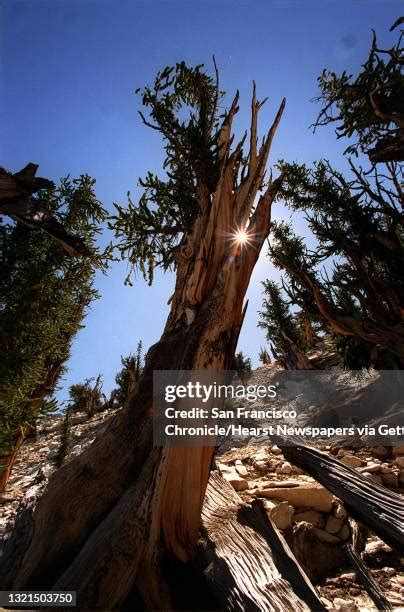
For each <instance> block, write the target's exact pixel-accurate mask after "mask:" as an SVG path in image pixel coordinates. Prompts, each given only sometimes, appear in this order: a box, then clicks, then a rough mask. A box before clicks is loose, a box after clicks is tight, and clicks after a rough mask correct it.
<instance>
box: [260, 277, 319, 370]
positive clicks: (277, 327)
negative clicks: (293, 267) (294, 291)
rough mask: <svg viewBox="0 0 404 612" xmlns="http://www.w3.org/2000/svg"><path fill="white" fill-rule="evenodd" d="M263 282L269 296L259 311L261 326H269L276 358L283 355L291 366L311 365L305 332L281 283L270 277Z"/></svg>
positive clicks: (268, 337)
mask: <svg viewBox="0 0 404 612" xmlns="http://www.w3.org/2000/svg"><path fill="white" fill-rule="evenodd" d="M262 284H263V286H264V296H265V297H264V300H263V304H262V305H263V310H262V311H260V312H259V313H258V314H259V316H260V321H259V322H258V327H262V328H263V329H265V331H266V337H267V340H268V341H270V342H271V351H272V354H273V356H274V358H275V359H281V362H282V363H283V365H284V366H285V367H286V368H287V369H290V370H294V369H309V368H310V365H309V362H308V359H307V357H306V356H305V350H306V343H305V338H304V335H303V333H302V330H301V327H300V325H299V323H298V320H297V317H296V315H295V314H294V313H292V312H291V311H290V309H289V304H288V302H287V301H286V299H285V298H284V297H283V295H282V290H281V287H280V286H279V285H278V284H277V283H275V282H274V281H270V280H267V281H264V282H263V283H262ZM274 349H275V350H274Z"/></svg>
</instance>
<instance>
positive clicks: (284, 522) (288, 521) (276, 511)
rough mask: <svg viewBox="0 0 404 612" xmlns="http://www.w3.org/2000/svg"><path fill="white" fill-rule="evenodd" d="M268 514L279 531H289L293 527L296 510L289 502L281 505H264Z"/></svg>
mask: <svg viewBox="0 0 404 612" xmlns="http://www.w3.org/2000/svg"><path fill="white" fill-rule="evenodd" d="M264 506H265V508H266V510H267V514H268V516H269V518H270V519H271V521H272V522H273V523H274V524H275V526H276V527H277V528H278V529H289V528H290V527H291V526H292V521H293V514H294V512H295V509H294V508H293V506H291V505H290V504H288V502H287V501H284V502H281V503H280V504H271V502H269V503H268V501H267V502H266V503H264Z"/></svg>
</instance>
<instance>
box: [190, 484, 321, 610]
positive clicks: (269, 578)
mask: <svg viewBox="0 0 404 612" xmlns="http://www.w3.org/2000/svg"><path fill="white" fill-rule="evenodd" d="M202 525H203V533H204V547H205V548H204V553H203V554H204V556H205V558H206V559H207V561H208V563H209V565H208V568H207V570H206V571H205V575H206V578H207V580H208V584H209V585H210V588H211V589H212V590H213V592H214V594H215V596H216V597H217V598H218V600H219V601H220V602H221V604H222V606H223V608H224V609H226V610H234V611H236V610H237V611H239V610H252V611H256V612H259V611H264V610H278V611H282V612H283V610H286V609H294V610H308V609H315V610H323V609H324V606H323V604H322V603H321V601H320V600H319V598H318V596H317V594H316V591H315V589H314V588H313V586H312V585H311V583H310V581H309V579H308V578H307V576H306V575H305V573H304V572H303V570H302V568H301V567H300V566H299V564H298V563H297V561H296V559H295V557H294V556H293V554H292V552H291V550H290V548H289V547H288V545H287V544H286V542H285V540H284V539H283V537H282V536H281V534H280V533H279V532H278V530H277V529H276V528H275V527H274V526H273V525H272V524H271V523H270V522H269V520H268V518H267V515H266V513H265V511H264V510H263V508H262V506H261V505H260V504H259V503H254V504H253V505H249V504H245V503H244V502H243V501H242V500H241V498H240V497H239V496H238V495H237V493H235V491H234V490H233V489H232V487H231V486H230V485H229V484H228V483H227V482H226V481H225V480H224V479H223V478H222V476H220V475H219V474H218V472H213V473H212V474H211V477H210V479H209V483H208V487H207V491H206V496H205V501H204V506H203V511H202Z"/></svg>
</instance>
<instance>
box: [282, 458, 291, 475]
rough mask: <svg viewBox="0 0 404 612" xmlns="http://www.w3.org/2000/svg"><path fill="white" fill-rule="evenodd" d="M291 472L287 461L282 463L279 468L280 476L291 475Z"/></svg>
mask: <svg viewBox="0 0 404 612" xmlns="http://www.w3.org/2000/svg"><path fill="white" fill-rule="evenodd" d="M292 471H293V468H292V466H291V465H290V463H289V462H288V461H285V462H284V463H282V465H281V467H280V473H281V474H291V473H292Z"/></svg>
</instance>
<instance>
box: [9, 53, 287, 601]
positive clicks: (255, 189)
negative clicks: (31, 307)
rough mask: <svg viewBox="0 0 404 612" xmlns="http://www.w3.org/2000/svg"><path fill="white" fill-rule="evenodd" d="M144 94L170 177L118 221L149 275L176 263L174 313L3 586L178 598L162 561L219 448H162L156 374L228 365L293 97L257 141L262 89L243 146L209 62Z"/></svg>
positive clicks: (148, 185)
mask: <svg viewBox="0 0 404 612" xmlns="http://www.w3.org/2000/svg"><path fill="white" fill-rule="evenodd" d="M141 93H142V96H143V104H144V105H145V107H146V108H147V109H148V111H149V117H148V118H146V117H143V120H144V122H145V123H146V124H147V125H150V126H151V128H152V129H154V130H156V131H157V132H159V133H160V134H161V135H162V137H163V140H164V147H165V154H166V159H165V163H164V168H165V176H164V178H157V177H156V176H155V175H153V174H151V173H150V174H148V176H147V177H146V179H145V180H144V181H143V182H142V184H143V186H144V189H145V191H144V195H143V197H142V198H141V200H140V202H139V204H138V205H137V206H135V205H134V204H133V203H132V202H129V207H128V208H126V209H125V208H123V207H118V214H117V216H116V218H115V219H114V220H113V221H112V224H113V226H114V229H115V231H116V234H117V237H118V240H119V246H120V249H121V252H122V254H123V255H124V256H126V257H128V258H129V260H130V261H131V262H132V263H133V265H134V266H135V267H138V268H140V270H142V271H143V273H144V274H145V275H146V276H147V277H148V278H149V280H151V279H152V271H153V267H155V266H160V267H162V268H163V269H168V268H171V269H175V271H176V283H175V291H174V294H173V296H172V298H171V310H170V314H169V317H168V320H167V323H166V326H165V329H164V332H163V335H162V337H161V340H160V341H159V342H158V343H157V344H156V345H154V346H153V347H152V348H151V349H150V350H149V351H148V354H147V357H146V362H145V366H144V370H143V374H142V376H141V378H140V380H139V382H138V384H137V385H136V388H135V390H134V392H133V393H132V395H131V397H130V398H129V400H128V402H127V404H126V406H125V408H124V409H123V410H122V411H120V412H118V413H117V414H116V416H115V417H114V418H113V419H112V420H111V422H110V424H109V427H108V428H107V430H106V431H105V432H103V435H102V437H101V438H99V439H96V440H95V442H94V444H93V445H92V446H91V447H90V448H89V449H88V450H86V451H85V452H84V453H83V454H82V455H80V456H79V457H77V459H75V460H74V461H71V462H69V463H68V464H66V465H65V466H62V467H61V468H60V470H58V472H57V474H55V475H54V476H53V478H52V479H51V481H50V482H49V485H48V488H47V490H46V492H45V494H44V495H43V496H42V497H41V498H40V499H39V501H38V504H37V506H36V509H35V510H34V511H33V513H30V512H29V511H27V512H26V513H25V518H24V517H22V515H21V516H20V518H19V519H18V520H17V523H16V525H15V531H14V533H15V534H17V533H18V530H19V529H20V528H21V525H22V523H24V525H25V532H24V534H25V535H24V536H22V535H21V530H20V537H19V539H18V542H17V539H16V538H13V537H12V538H11V540H9V542H8V544H7V550H6V552H5V556H4V563H5V567H6V576H7V579H6V584H8V585H9V586H11V585H12V586H13V588H16V589H17V588H28V587H29V586H30V587H35V588H39V587H41V588H45V587H46V588H47V587H52V588H53V587H54V588H56V589H58V590H64V589H74V590H77V592H78V603H79V606H80V608H81V609H89V608H92V609H95V608H102V609H114V608H116V607H118V606H119V605H120V604H121V603H122V602H123V601H124V600H125V598H126V596H127V595H128V593H129V592H130V590H131V589H132V587H133V585H134V584H135V585H136V586H137V589H138V591H139V593H140V595H141V596H142V598H143V600H144V605H145V606H146V607H149V608H165V609H167V608H170V607H171V604H170V593H169V587H168V583H167V582H165V577H167V572H166V573H165V574H164V575H163V570H162V567H163V565H162V560H163V559H165V560H166V563H167V561H168V560H169V559H173V558H176V559H179V560H182V561H186V560H188V559H190V557H191V556H192V554H193V550H194V547H195V544H196V541H197V536H198V530H199V525H200V515H201V507H202V502H203V497H204V493H205V489H206V485H207V481H208V478H209V472H210V467H211V460H212V454H213V450H214V449H213V448H212V447H203V448H201V447H179V446H175V447H168V446H166V447H153V444H152V430H153V418H152V413H153V396H152V378H153V371H154V370H166V369H184V370H187V369H190V370H192V369H196V370H203V369H212V370H223V369H229V368H230V366H231V364H232V361H233V357H234V352H235V347H236V342H237V338H238V335H239V331H240V327H241V325H242V321H243V311H244V309H243V301H244V296H245V293H246V290H247V287H248V284H249V281H250V277H251V273H252V270H253V268H254V265H255V263H256V261H257V258H258V256H259V253H260V251H261V248H262V245H263V243H264V242H265V240H266V238H267V236H268V233H269V229H270V215H271V204H272V202H273V200H274V198H275V196H276V194H277V192H278V190H279V187H280V185H281V181H282V179H281V177H279V178H277V179H275V180H272V178H268V177H267V179H265V172H266V166H267V161H268V155H269V151H270V147H271V143H272V140H273V137H274V135H275V132H276V129H277V127H278V124H279V122H280V119H281V116H282V112H283V108H284V104H285V101H283V102H282V104H281V106H280V108H279V110H278V112H277V115H276V118H275V120H274V123H273V125H272V127H271V128H270V129H269V131H268V133H267V135H266V136H265V138H264V139H263V141H262V143H261V145H260V146H259V148H257V147H258V142H257V117H258V112H259V109H260V108H261V106H262V104H263V102H259V101H258V100H257V99H256V94H255V86H254V88H253V96H252V105H251V106H252V110H251V129H250V139H249V150H248V153H247V154H246V153H245V152H243V145H244V142H245V139H246V135H245V136H244V137H243V139H242V140H241V142H239V143H238V144H236V145H234V144H233V137H232V122H233V119H234V117H235V115H236V113H237V111H238V102H239V94H238V93H237V94H236V96H235V98H234V100H233V101H232V103H231V104H230V107H229V108H228V110H227V112H226V113H225V114H224V116H222V117H220V116H219V110H218V109H219V108H220V107H222V104H223V97H222V94H221V92H220V89H219V85H218V81H217V76H216V80H215V79H212V78H211V77H210V76H208V75H207V74H206V73H205V72H204V71H203V70H202V67H201V66H198V67H196V68H189V67H187V66H186V65H185V64H184V63H181V64H178V65H176V66H175V67H174V68H166V69H165V70H163V71H162V72H160V73H159V74H158V75H157V78H156V80H155V83H154V85H153V86H152V87H145V88H144V89H143V90H142V92H141ZM259 192H260V194H259V197H258V198H257V194H258V193H259ZM240 231H241V232H245V234H246V235H247V237H248V240H247V241H243V238H245V235H244V234H241V236H239V237H240V238H241V240H237V237H236V235H237V232H240ZM18 521H20V522H18ZM164 567H165V568H166V570H167V565H165V566H164Z"/></svg>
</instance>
